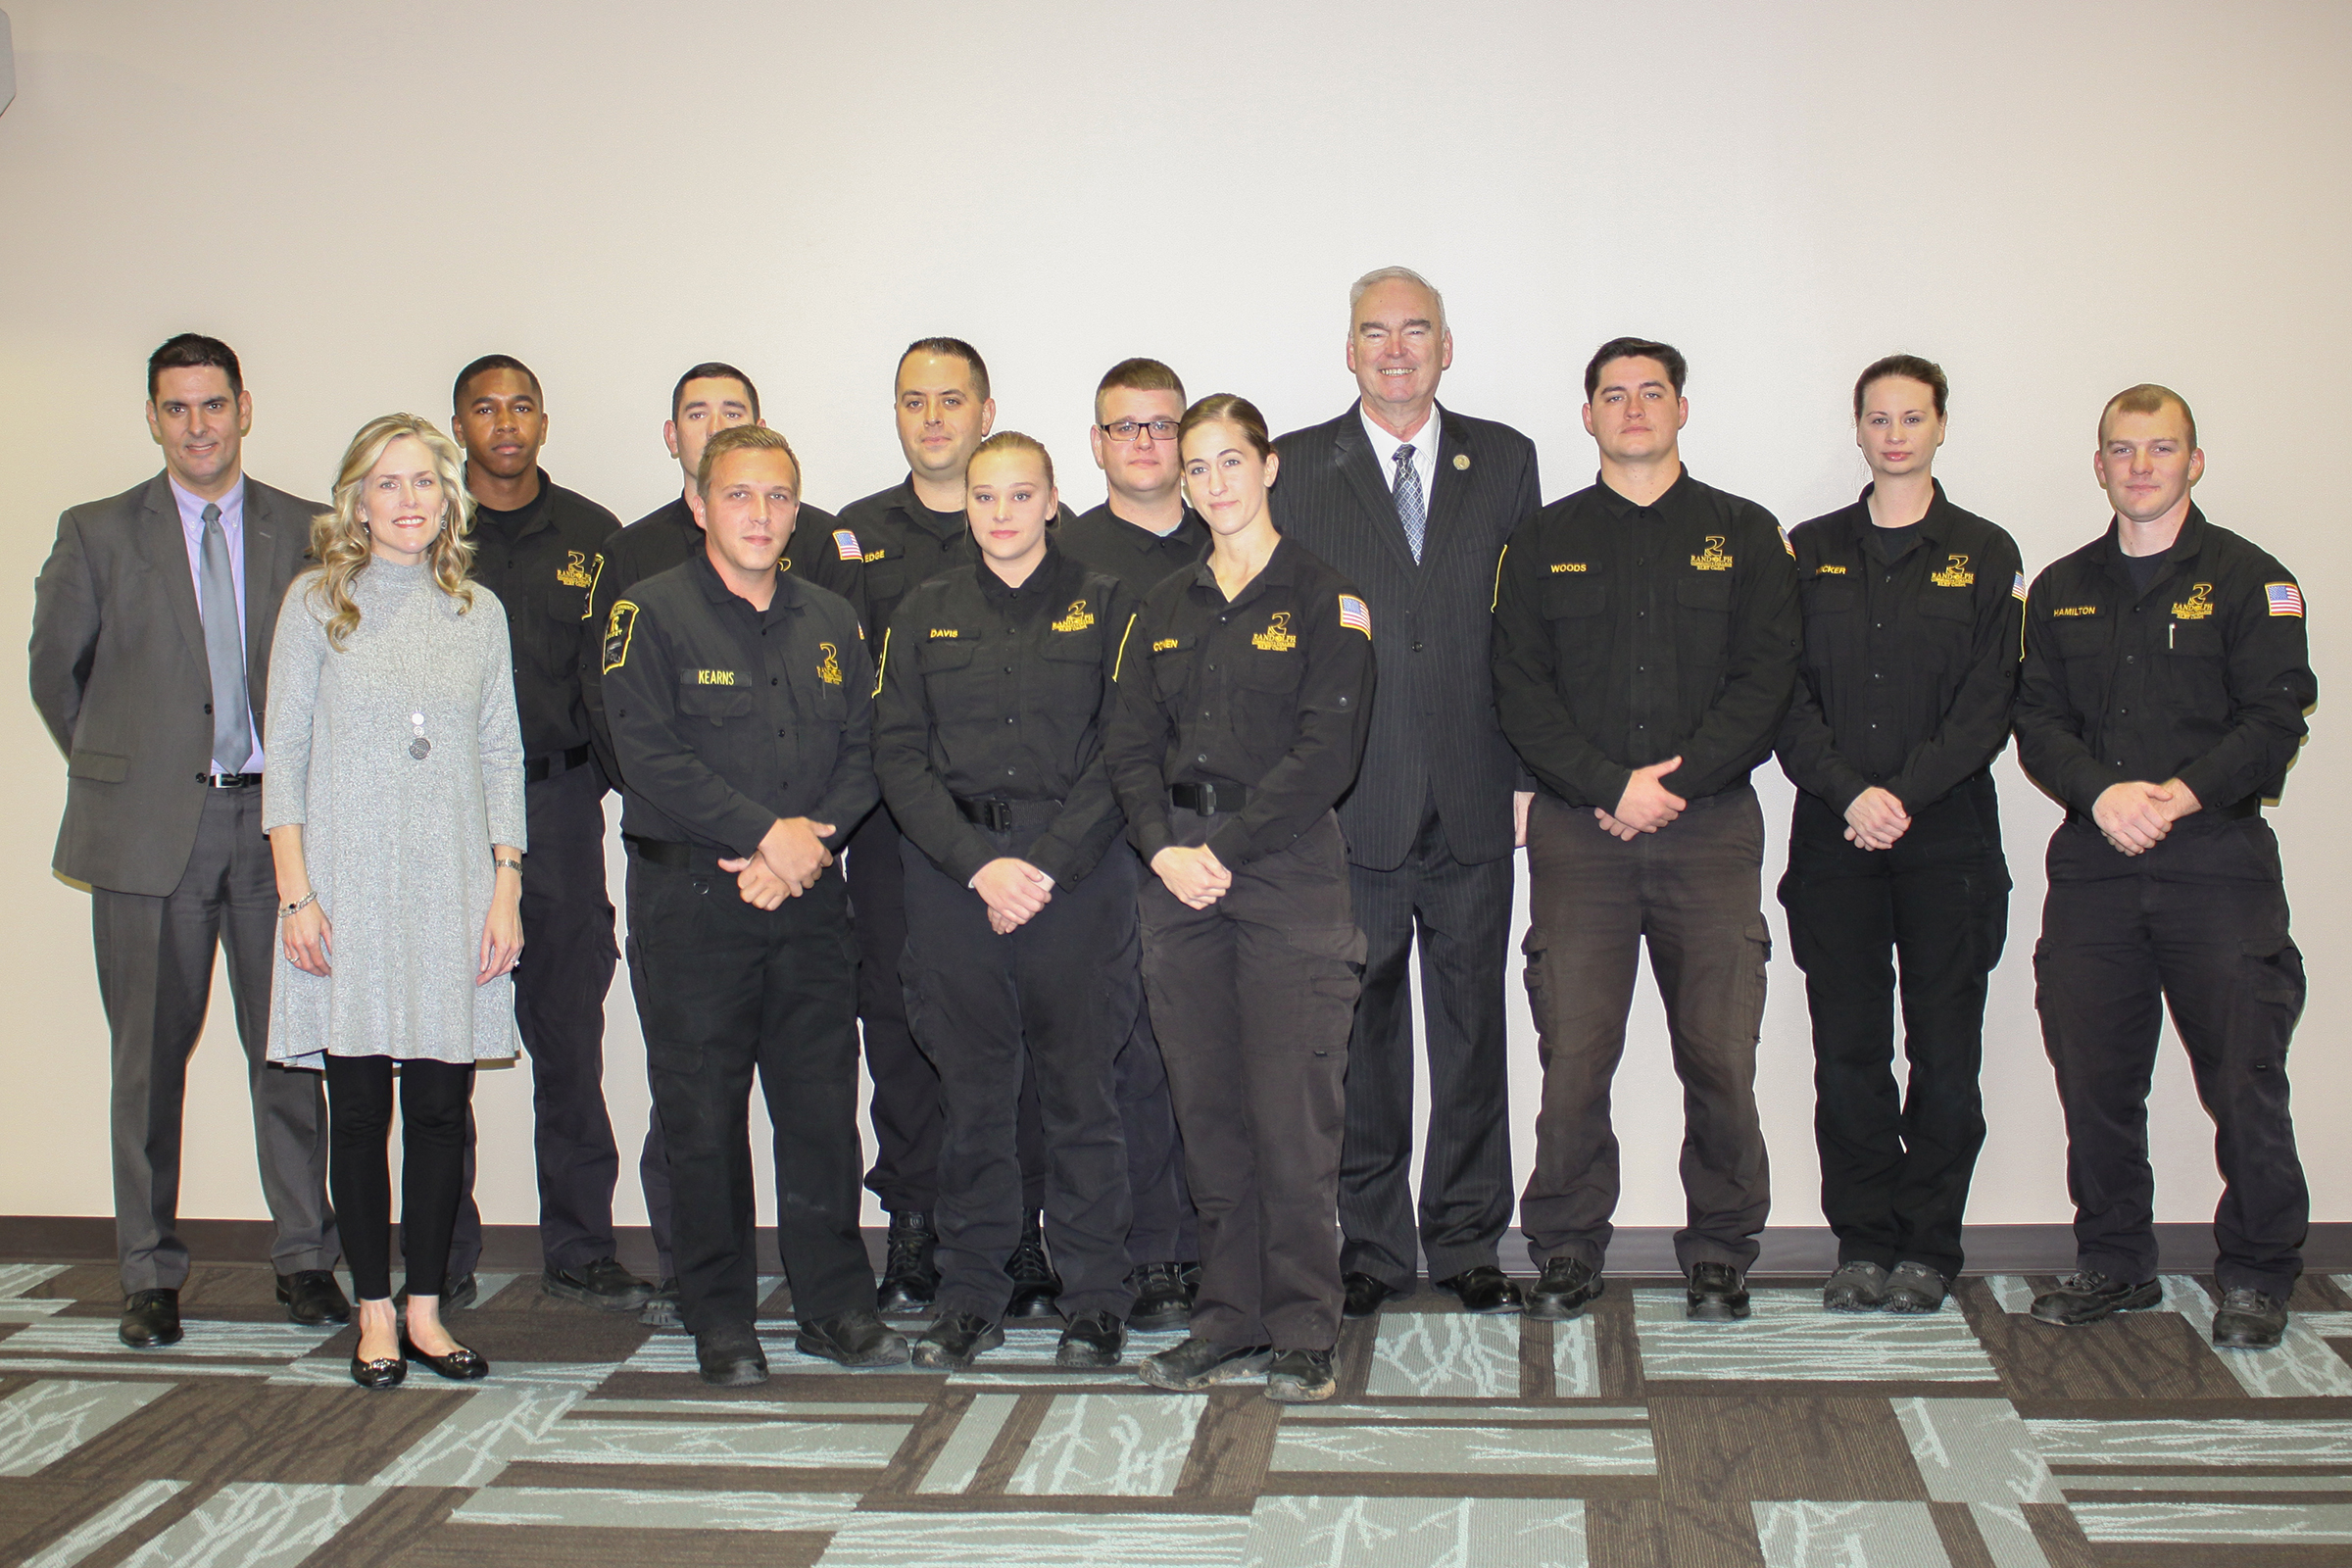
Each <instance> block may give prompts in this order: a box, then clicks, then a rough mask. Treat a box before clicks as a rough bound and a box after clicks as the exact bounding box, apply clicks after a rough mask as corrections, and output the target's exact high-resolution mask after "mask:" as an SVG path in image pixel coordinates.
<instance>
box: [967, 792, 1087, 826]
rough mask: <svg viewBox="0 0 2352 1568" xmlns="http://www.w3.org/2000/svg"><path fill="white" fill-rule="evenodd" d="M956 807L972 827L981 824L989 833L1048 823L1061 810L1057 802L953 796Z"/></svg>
mask: <svg viewBox="0 0 2352 1568" xmlns="http://www.w3.org/2000/svg"><path fill="white" fill-rule="evenodd" d="M956 809H957V810H958V811H961V812H962V813H963V819H964V820H965V821H966V822H969V823H971V824H972V825H973V826H974V827H984V828H986V829H988V830H989V831H990V832H991V833H1009V832H1011V831H1012V830H1013V829H1014V828H1018V827H1028V826H1030V825H1031V824H1033V823H1041V822H1050V821H1052V820H1053V819H1054V816H1055V815H1056V814H1057V813H1058V812H1059V811H1060V810H1061V803H1060V802H1059V801H967V800H965V799H964V798H963V797H962V796H960V795H959V796H957V797H956Z"/></svg>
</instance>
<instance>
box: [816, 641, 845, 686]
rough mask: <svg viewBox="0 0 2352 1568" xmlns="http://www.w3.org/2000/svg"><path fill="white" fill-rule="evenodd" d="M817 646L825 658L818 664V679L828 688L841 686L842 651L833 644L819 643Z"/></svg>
mask: <svg viewBox="0 0 2352 1568" xmlns="http://www.w3.org/2000/svg"><path fill="white" fill-rule="evenodd" d="M816 646H817V647H818V648H819V649H820V650H822V651H823V653H824V656H825V657H824V658H822V659H820V660H818V661H817V662H816V678H817V679H818V680H821V681H823V682H824V683H825V684H826V685H828V686H838V685H840V684H841V658H840V654H841V650H840V649H838V648H835V647H834V646H833V645H832V644H831V643H818V644H817V645H816Z"/></svg>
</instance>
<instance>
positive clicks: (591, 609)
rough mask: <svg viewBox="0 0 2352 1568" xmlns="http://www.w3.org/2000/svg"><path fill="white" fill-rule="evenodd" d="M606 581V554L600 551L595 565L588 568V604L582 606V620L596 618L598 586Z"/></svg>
mask: <svg viewBox="0 0 2352 1568" xmlns="http://www.w3.org/2000/svg"><path fill="white" fill-rule="evenodd" d="M604 580H605V553H604V552H603V551H602V550H599V551H598V552H597V553H596V563H595V564H594V565H592V566H590V567H589V568H588V602H587V603H586V604H584V605H582V606H580V618H581V619H582V620H594V619H595V618H596V585H597V584H598V583H600V582H603V581H604Z"/></svg>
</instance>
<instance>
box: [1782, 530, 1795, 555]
mask: <svg viewBox="0 0 2352 1568" xmlns="http://www.w3.org/2000/svg"><path fill="white" fill-rule="evenodd" d="M1781 548H1782V549H1783V550H1786V551H1788V552H1789V560H1790V561H1794V560H1795V559H1796V541H1795V540H1793V539H1791V538H1789V530H1788V529H1786V528H1783V529H1782V530H1781Z"/></svg>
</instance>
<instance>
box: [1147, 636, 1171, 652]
mask: <svg viewBox="0 0 2352 1568" xmlns="http://www.w3.org/2000/svg"><path fill="white" fill-rule="evenodd" d="M1175 646H1176V639H1175V638H1173V637H1162V638H1161V639H1160V640H1159V641H1157V642H1155V643H1153V644H1152V652H1153V653H1155V654H1164V653H1166V652H1167V651H1168V650H1169V649H1171V648H1174V647H1175Z"/></svg>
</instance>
